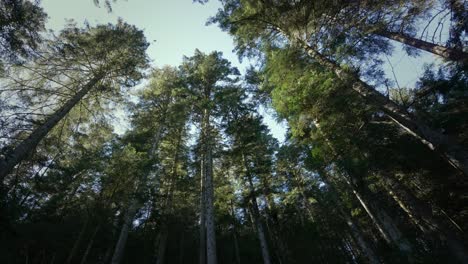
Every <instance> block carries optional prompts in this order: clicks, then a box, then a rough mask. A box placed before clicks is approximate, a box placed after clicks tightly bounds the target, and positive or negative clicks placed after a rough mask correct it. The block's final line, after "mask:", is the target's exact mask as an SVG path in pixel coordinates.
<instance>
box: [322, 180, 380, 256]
mask: <svg viewBox="0 0 468 264" xmlns="http://www.w3.org/2000/svg"><path fill="white" fill-rule="evenodd" d="M320 175H321V179H322V180H323V182H325V183H326V184H327V185H328V186H330V191H331V192H332V194H333V196H332V197H333V201H334V203H335V204H336V206H337V210H338V213H339V214H340V215H341V216H342V217H343V218H344V220H345V222H346V224H347V225H348V227H349V230H350V231H351V234H352V236H353V238H354V240H355V242H356V244H358V245H359V247H360V249H361V251H362V252H363V253H364V255H366V257H367V259H368V260H369V263H371V264H378V263H380V261H379V259H378V258H377V255H375V253H374V251H373V250H372V248H371V247H370V246H369V244H368V243H367V242H366V240H365V239H364V237H363V235H362V231H361V229H360V228H359V227H358V226H357V225H356V224H355V223H354V221H353V219H352V218H351V216H349V214H347V213H346V212H345V209H344V208H343V205H342V204H341V203H340V199H339V198H338V193H337V191H336V189H335V188H334V186H333V185H332V184H331V182H330V179H328V177H327V174H326V173H324V172H321V173H320Z"/></svg>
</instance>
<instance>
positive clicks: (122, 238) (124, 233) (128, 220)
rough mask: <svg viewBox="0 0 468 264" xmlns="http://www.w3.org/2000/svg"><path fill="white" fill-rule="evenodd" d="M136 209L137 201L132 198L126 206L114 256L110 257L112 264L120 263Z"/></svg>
mask: <svg viewBox="0 0 468 264" xmlns="http://www.w3.org/2000/svg"><path fill="white" fill-rule="evenodd" d="M137 209H138V201H137V200H136V199H134V198H132V199H131V200H130V205H129V206H128V209H127V212H126V213H125V216H124V221H123V224H122V228H121V229H120V235H119V240H118V241H117V245H116V246H115V250H114V255H113V256H112V261H111V263H112V264H119V263H120V261H122V257H123V253H124V249H125V244H126V243H127V238H128V232H129V231H130V227H131V225H132V222H133V217H134V216H135V213H136V211H137Z"/></svg>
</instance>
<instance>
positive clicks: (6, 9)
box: [0, 0, 47, 70]
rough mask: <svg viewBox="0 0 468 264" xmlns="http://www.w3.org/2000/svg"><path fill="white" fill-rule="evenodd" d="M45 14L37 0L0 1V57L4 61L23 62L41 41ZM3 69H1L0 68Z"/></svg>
mask: <svg viewBox="0 0 468 264" xmlns="http://www.w3.org/2000/svg"><path fill="white" fill-rule="evenodd" d="M46 18H47V15H46V13H45V12H44V10H43V9H42V8H41V7H40V6H39V1H34V2H33V1H25V0H5V1H2V2H1V3H0V43H1V45H0V54H1V55H0V59H1V60H2V62H1V64H2V65H1V66H2V67H3V66H4V65H3V64H4V63H5V62H6V63H10V62H12V63H18V62H22V61H23V62H24V60H25V59H28V58H30V57H31V56H32V55H33V54H34V51H35V50H36V49H37V48H38V45H39V44H40V43H41V42H42V38H41V36H40V32H41V31H44V29H45V28H44V24H45V21H46ZM2 70H3V69H2Z"/></svg>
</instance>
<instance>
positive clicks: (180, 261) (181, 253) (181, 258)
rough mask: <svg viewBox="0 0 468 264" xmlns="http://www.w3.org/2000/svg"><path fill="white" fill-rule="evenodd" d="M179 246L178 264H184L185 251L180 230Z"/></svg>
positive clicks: (183, 235)
mask: <svg viewBox="0 0 468 264" xmlns="http://www.w3.org/2000/svg"><path fill="white" fill-rule="evenodd" d="M181 231H182V233H181V235H180V245H179V264H182V263H184V249H185V232H184V230H181Z"/></svg>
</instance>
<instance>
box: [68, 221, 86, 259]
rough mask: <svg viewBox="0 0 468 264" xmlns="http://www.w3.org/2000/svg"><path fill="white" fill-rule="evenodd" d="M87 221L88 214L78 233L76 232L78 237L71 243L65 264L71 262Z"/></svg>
mask: <svg viewBox="0 0 468 264" xmlns="http://www.w3.org/2000/svg"><path fill="white" fill-rule="evenodd" d="M88 223H89V216H87V217H86V220H85V222H84V224H83V226H82V227H81V230H80V233H79V234H78V237H77V238H76V240H75V243H74V244H73V247H72V249H71V251H70V254H68V258H67V262H66V263H67V264H70V263H72V261H73V257H75V254H76V252H77V251H78V248H79V247H80V243H81V240H83V235H84V233H85V231H86V228H87V227H88Z"/></svg>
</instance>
